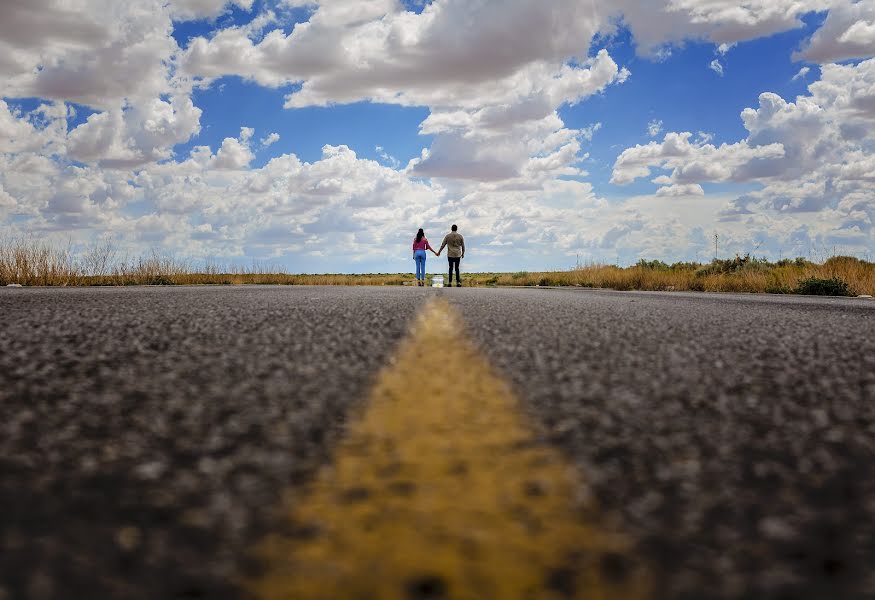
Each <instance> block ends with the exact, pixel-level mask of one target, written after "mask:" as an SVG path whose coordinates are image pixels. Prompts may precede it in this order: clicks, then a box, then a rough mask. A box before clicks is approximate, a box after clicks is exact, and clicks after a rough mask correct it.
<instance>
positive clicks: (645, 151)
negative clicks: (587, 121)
mask: <svg viewBox="0 0 875 600" xmlns="http://www.w3.org/2000/svg"><path fill="white" fill-rule="evenodd" d="M692 137H693V134H692V133H689V132H684V133H667V134H666V135H665V138H664V139H663V141H662V143H659V142H650V143H649V144H646V145H643V146H642V145H637V146H635V147H634V148H628V149H626V150H624V151H623V152H622V153H621V154H620V156H619V157H618V158H617V160H616V162H615V163H614V172H613V176H612V178H611V182H612V183H615V184H618V185H624V184H628V183H631V182H632V181H634V180H635V179H637V178H639V177H648V176H650V173H651V168H661V169H672V170H673V172H672V175H671V178H670V179H669V180H663V179H660V180H658V182H659V183H660V184H664V183H694V182H697V181H730V180H733V179H734V178H737V177H739V176H740V174H741V173H743V172H745V171H746V170H747V169H751V168H755V166H754V165H756V164H757V163H759V162H761V161H766V160H769V159H777V158H781V157H783V156H784V147H783V146H782V145H781V144H779V143H774V144H765V145H761V146H751V145H749V144H747V143H744V142H739V143H736V144H722V145H721V146H719V147H717V146H714V145H713V144H708V143H694V142H691V141H690V139H691V138H692Z"/></svg>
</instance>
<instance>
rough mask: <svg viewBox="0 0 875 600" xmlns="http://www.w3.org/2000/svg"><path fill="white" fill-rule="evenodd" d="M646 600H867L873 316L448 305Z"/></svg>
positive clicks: (777, 301)
mask: <svg viewBox="0 0 875 600" xmlns="http://www.w3.org/2000/svg"><path fill="white" fill-rule="evenodd" d="M453 293H454V299H455V303H456V304H457V305H458V306H459V307H460V308H461V311H462V314H463V315H464V317H465V320H466V322H467V323H468V327H469V333H470V334H471V335H473V336H474V337H475V338H476V339H477V340H478V341H479V342H480V343H481V345H482V347H483V348H484V349H485V351H486V353H487V354H488V355H489V357H490V358H491V360H492V362H493V364H494V365H496V366H497V367H499V368H500V369H501V370H502V371H504V372H505V373H506V374H507V376H508V377H509V378H510V379H511V380H512V381H513V382H514V383H515V384H516V386H517V388H518V389H519V390H520V392H521V395H522V396H523V398H524V399H525V405H526V407H527V409H528V410H529V412H530V413H531V414H533V416H534V417H535V418H536V419H537V420H539V421H540V422H541V423H542V424H544V426H545V429H546V431H547V432H548V433H547V435H549V437H550V439H551V440H553V441H554V442H555V443H556V444H558V445H559V446H561V447H562V448H563V449H565V451H566V452H567V453H568V455H569V456H570V457H571V458H572V459H573V460H574V462H575V463H576V464H577V465H579V467H580V468H581V470H582V471H583V473H584V476H585V477H587V478H588V479H589V481H590V484H591V487H592V493H593V494H594V496H595V497H596V498H597V499H598V501H599V502H600V504H601V506H602V507H603V508H604V509H605V510H606V511H608V512H609V513H610V514H612V515H617V516H619V522H620V523H621V524H622V526H623V527H624V528H625V530H626V531H627V532H629V533H630V534H632V535H633V536H634V537H635V538H636V539H637V540H638V541H639V543H640V545H641V551H642V554H643V555H644V556H645V557H646V558H648V559H649V560H650V561H651V562H652V563H653V564H654V565H655V566H656V570H657V573H658V574H659V581H658V586H659V587H658V590H657V597H659V598H690V599H693V598H696V599H699V598H775V599H777V598H788V599H789V598H812V599H826V598H830V599H838V598H875V567H873V565H875V303H873V302H872V301H871V300H856V299H854V300H849V299H815V298H800V297H769V296H753V295H711V294H680V293H677V294H675V293H668V294H658V293H634V292H632V293H621V292H609V291H562V290H537V291H536V290H494V291H491V292H490V293H483V292H481V291H480V290H464V289H463V290H454V291H453Z"/></svg>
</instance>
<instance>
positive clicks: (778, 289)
mask: <svg viewBox="0 0 875 600" xmlns="http://www.w3.org/2000/svg"><path fill="white" fill-rule="evenodd" d="M763 291H764V292H765V293H767V294H792V293H793V290H791V289H790V288H789V287H787V286H786V285H784V284H782V283H771V284H769V285H767V286H766V289H765V290H763Z"/></svg>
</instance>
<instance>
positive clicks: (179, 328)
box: [0, 287, 875, 600]
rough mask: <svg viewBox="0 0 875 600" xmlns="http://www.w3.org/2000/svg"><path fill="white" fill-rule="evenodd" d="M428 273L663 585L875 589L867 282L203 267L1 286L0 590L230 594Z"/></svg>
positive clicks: (379, 361) (874, 336) (685, 594)
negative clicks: (647, 289)
mask: <svg viewBox="0 0 875 600" xmlns="http://www.w3.org/2000/svg"><path fill="white" fill-rule="evenodd" d="M433 296H441V297H443V298H446V299H449V300H450V301H451V302H453V303H454V304H455V305H456V306H458V307H459V308H460V310H461V313H462V316H463V318H464V320H465V322H466V323H467V333H468V334H470V335H471V336H472V337H473V338H474V339H475V341H477V342H478V343H479V344H480V345H481V346H482V347H483V349H484V353H485V355H486V356H487V358H489V359H490V361H491V362H492V363H493V364H494V365H495V366H496V367H498V369H499V370H500V371H502V372H504V373H506V375H507V377H508V378H509V379H511V380H512V381H513V382H514V384H515V385H516V387H517V389H518V390H519V392H520V395H521V397H522V398H523V402H524V404H525V408H526V409H527V411H528V412H529V413H530V414H531V415H532V417H533V419H534V420H535V421H536V422H538V423H540V424H542V425H543V426H544V429H545V431H546V432H547V435H548V436H549V438H550V439H551V440H552V441H554V442H555V443H556V444H557V445H558V446H559V447H561V448H562V449H563V450H564V451H565V452H566V453H567V455H568V456H569V457H570V458H571V459H572V460H573V461H574V462H575V463H576V464H577V465H579V467H580V468H581V470H582V472H583V474H584V477H586V478H587V480H588V481H589V483H590V486H591V492H592V494H593V496H594V497H595V498H596V499H597V500H598V501H599V502H600V504H601V505H602V507H603V508H604V509H605V510H606V511H607V513H608V515H609V517H611V518H616V520H617V522H618V523H619V524H620V525H621V526H622V527H623V528H624V529H625V531H626V532H628V533H629V534H631V535H632V536H633V537H634V538H635V539H636V540H638V542H639V545H640V549H641V554H642V556H643V557H645V558H646V559H648V560H649V561H651V562H652V563H653V564H654V565H655V566H656V568H657V572H658V573H659V582H658V584H659V589H658V594H659V597H661V598H776V599H777V598H875V570H873V569H872V564H875V519H873V517H875V477H873V475H875V473H873V471H875V466H873V465H875V402H873V401H875V302H873V301H871V300H856V299H841V300H834V299H809V298H785V297H763V296H735V295H707V294H681V293H670V294H658V293H619V292H600V291H585V290H580V291H561V290H559V291H557V290H509V289H497V290H483V289H465V288H462V289H452V290H432V289H427V288H279V287H234V288H225V287H223V288H206V287H201V288H133V289H70V290H65V289H28V288H24V289H10V290H6V289H2V290H0V507H2V512H0V599H2V600H6V599H7V598H16V599H17V598H23V599H31V598H34V599H37V598H38V599H43V598H74V597H76V598H85V597H87V598H105V597H106V598H109V597H114V598H132V599H136V598H223V597H235V596H238V595H239V589H238V588H237V587H236V586H235V585H234V580H233V577H234V574H235V573H239V572H243V573H246V572H248V571H249V570H252V569H257V565H254V564H252V563H251V562H250V561H249V560H247V559H246V548H247V547H249V544H250V543H251V542H252V541H253V540H255V539H258V537H259V536H260V535H261V534H263V533H264V532H265V531H268V530H276V529H277V528H281V527H282V525H281V520H279V519H278V518H276V515H275V514H274V513H273V508H274V507H276V506H278V505H279V499H280V494H281V493H282V492H283V490H284V489H291V490H293V492H292V493H294V490H295V486H296V484H299V483H300V482H301V481H304V480H306V479H307V478H308V477H309V476H310V475H311V474H312V472H313V469H314V467H315V466H318V465H319V464H321V463H322V462H324V461H325V460H326V457H327V451H328V450H329V449H330V448H331V446H332V444H333V440H335V439H336V436H337V434H338V432H340V431H341V430H342V428H343V422H344V420H345V418H346V417H347V415H348V414H349V411H350V409H351V407H353V406H354V405H355V404H356V402H357V401H358V400H360V399H361V398H363V397H364V396H365V394H366V392H367V390H368V386H369V384H370V382H371V381H372V380H373V376H374V375H375V372H376V370H377V369H379V368H380V367H381V366H382V365H383V364H385V362H386V361H387V360H388V358H389V357H390V356H391V353H392V351H393V350H394V348H395V347H396V345H397V343H398V341H399V340H400V339H401V337H402V336H403V335H404V334H405V333H406V331H407V327H408V324H409V322H410V320H411V318H412V316H413V315H414V314H415V312H416V311H417V309H418V308H419V307H421V306H422V305H423V304H424V302H425V301H426V299H427V298H428V297H433ZM441 351H444V349H435V352H436V357H437V356H438V354H437V353H439V352H441ZM436 360H437V361H438V362H439V359H436ZM445 376H446V378H447V385H450V386H451V385H452V374H446V375H445ZM289 486H291V488H289Z"/></svg>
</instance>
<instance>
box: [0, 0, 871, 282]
mask: <svg viewBox="0 0 875 600" xmlns="http://www.w3.org/2000/svg"><path fill="white" fill-rule="evenodd" d="M873 219H875V0H858V1H854V0H745V1H738V0H552V1H551V2H534V1H532V0H500V1H499V0H432V1H428V0H231V1H226V0H132V1H131V2H117V1H116V0H5V1H4V2H3V4H2V6H0V238H3V239H21V238H26V239H37V240H45V241H49V242H51V243H56V244H66V245H68V246H69V247H71V248H72V249H73V251H74V252H87V250H88V248H90V247H91V246H93V245H95V244H99V243H101V241H102V240H106V239H111V240H112V243H113V244H114V245H115V247H116V248H118V250H119V255H120V256H121V255H124V256H140V255H145V254H150V253H152V252H157V253H159V254H165V255H173V256H175V257H177V258H180V259H184V260H190V261H192V262H194V263H198V262H203V261H207V262H212V263H219V264H223V265H240V266H247V265H253V264H257V265H259V266H261V267H275V268H277V269H282V270H286V271H289V272H305V273H327V272H393V273H394V272H402V271H408V270H412V268H413V263H412V260H411V256H412V253H411V252H410V244H411V241H412V238H413V236H414V235H415V233H416V230H417V229H418V228H419V227H423V228H424V229H425V231H426V234H427V236H428V237H429V238H430V240H431V241H432V243H436V242H437V243H439V242H440V240H441V239H442V238H443V235H444V234H445V233H446V232H448V231H449V228H450V225H451V224H453V223H456V224H457V225H458V227H459V231H460V233H462V234H463V235H464V236H465V240H466V247H467V254H466V258H465V261H464V262H465V264H464V265H463V268H464V269H465V270H468V271H522V270H547V269H568V268H571V267H574V266H575V265H576V264H578V263H619V264H624V265H625V264H631V263H634V262H636V261H638V260H639V259H641V258H647V259H660V260H663V261H666V262H675V261H693V260H699V261H707V260H710V259H711V258H712V257H713V256H714V253H715V235H716V236H718V237H717V250H716V251H717V253H718V255H720V256H721V257H730V256H734V255H735V254H736V253H739V254H742V255H743V254H745V253H750V254H753V255H755V256H763V257H766V258H770V259H779V258H787V257H795V256H803V257H806V258H813V259H823V258H826V257H828V256H831V255H835V254H849V255H855V256H859V257H862V258H868V259H873V257H875V233H873ZM433 260H434V259H433V258H432V261H433ZM429 267H430V270H431V269H433V268H434V263H432V264H431V265H429Z"/></svg>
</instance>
